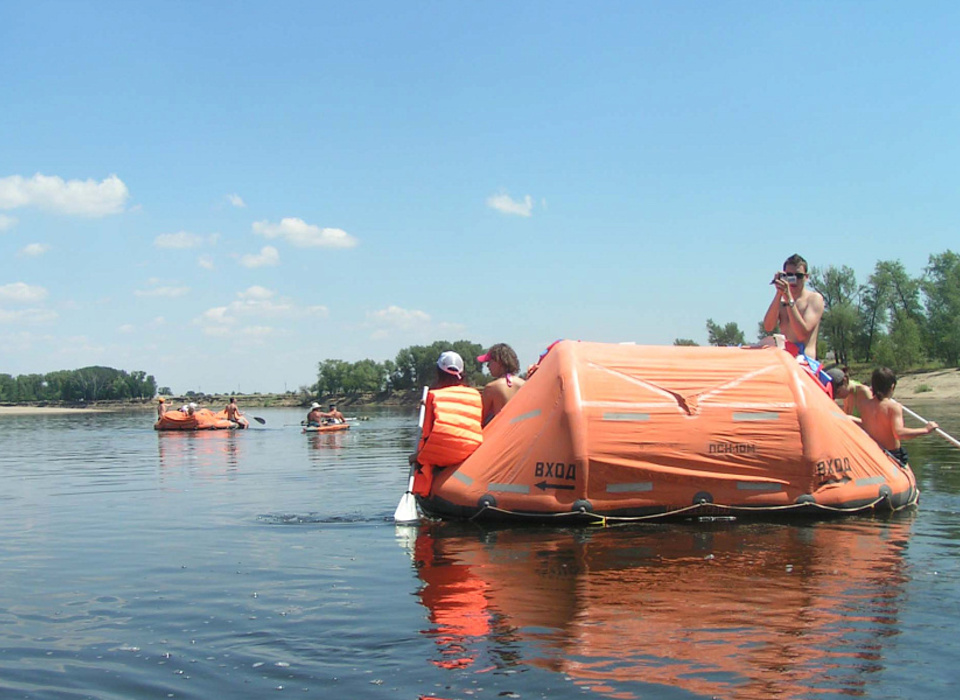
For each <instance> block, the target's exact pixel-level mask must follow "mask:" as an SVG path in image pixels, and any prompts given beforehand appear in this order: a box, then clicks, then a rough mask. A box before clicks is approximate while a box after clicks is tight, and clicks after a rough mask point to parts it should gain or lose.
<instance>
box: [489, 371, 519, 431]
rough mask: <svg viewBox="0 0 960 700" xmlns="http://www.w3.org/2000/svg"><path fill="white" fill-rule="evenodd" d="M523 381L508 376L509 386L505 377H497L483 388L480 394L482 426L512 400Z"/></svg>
mask: <svg viewBox="0 0 960 700" xmlns="http://www.w3.org/2000/svg"><path fill="white" fill-rule="evenodd" d="M523 383H524V382H523V380H522V379H521V378H520V377H514V376H512V375H511V376H510V381H509V384H508V383H507V378H506V377H498V378H497V379H494V380H493V381H492V382H490V383H489V384H487V385H486V386H485V387H483V391H481V392H480V395H481V398H482V400H483V424H484V425H486V424H487V423H489V422H490V420H491V419H492V418H493V417H494V416H495V415H497V414H498V413H500V411H502V410H503V407H504V406H506V405H507V402H508V401H509V400H510V399H512V398H513V396H514V394H516V393H517V392H518V391H520V387H522V386H523Z"/></svg>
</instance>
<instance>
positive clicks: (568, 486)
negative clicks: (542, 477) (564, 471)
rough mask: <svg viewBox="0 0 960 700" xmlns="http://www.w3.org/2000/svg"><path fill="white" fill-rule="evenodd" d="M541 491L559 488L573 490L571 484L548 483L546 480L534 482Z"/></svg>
mask: <svg viewBox="0 0 960 700" xmlns="http://www.w3.org/2000/svg"><path fill="white" fill-rule="evenodd" d="M534 486H536V487H537V488H538V489H540V490H541V491H546V490H547V489H560V490H562V491H573V484H548V483H547V482H546V481H541V482H540V483H539V484H534Z"/></svg>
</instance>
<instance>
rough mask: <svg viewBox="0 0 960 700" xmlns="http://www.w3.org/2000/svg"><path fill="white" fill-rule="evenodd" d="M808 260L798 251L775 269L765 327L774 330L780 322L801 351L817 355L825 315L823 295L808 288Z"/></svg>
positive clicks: (764, 319)
mask: <svg viewBox="0 0 960 700" xmlns="http://www.w3.org/2000/svg"><path fill="white" fill-rule="evenodd" d="M808 277H809V273H808V272H807V261H806V260H804V259H803V258H802V257H800V256H799V255H797V254H796V253H795V254H793V255H791V256H790V257H789V258H787V259H786V261H784V263H783V271H782V272H778V273H776V275H774V278H773V282H771V284H773V285H774V294H773V300H772V301H771V302H770V307H769V308H768V309H767V313H766V315H765V316H764V317H763V329H764V330H765V331H766V332H767V333H773V331H775V330H776V328H777V326H778V325H779V326H780V332H781V333H782V334H783V335H784V337H786V339H787V340H789V341H791V342H792V343H794V344H795V345H796V346H797V347H799V348H800V352H801V353H802V354H804V355H806V356H807V357H809V358H811V359H814V360H815V359H817V334H818V333H819V331H820V318H821V317H822V316H823V295H821V294H820V293H819V292H815V291H813V290H812V289H807V287H806V284H807V278H808Z"/></svg>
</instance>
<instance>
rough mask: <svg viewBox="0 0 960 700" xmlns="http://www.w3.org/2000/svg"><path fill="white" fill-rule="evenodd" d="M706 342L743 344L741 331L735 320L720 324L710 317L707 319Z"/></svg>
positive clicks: (744, 341) (711, 343) (713, 343)
mask: <svg viewBox="0 0 960 700" xmlns="http://www.w3.org/2000/svg"><path fill="white" fill-rule="evenodd" d="M707 342H708V343H710V345H745V344H746V342H747V341H746V340H745V339H744V337H743V331H741V330H740V327H739V326H738V325H737V324H736V322H734V321H731V322H730V323H728V324H726V325H724V326H720V325H719V324H717V323H714V321H713V319H712V318H708V319H707Z"/></svg>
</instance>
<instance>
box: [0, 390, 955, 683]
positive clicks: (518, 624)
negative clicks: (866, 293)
mask: <svg viewBox="0 0 960 700" xmlns="http://www.w3.org/2000/svg"><path fill="white" fill-rule="evenodd" d="M915 410H918V411H919V412H920V413H923V414H924V415H926V416H927V417H929V418H935V419H937V420H939V421H940V422H941V425H942V426H943V427H944V428H945V429H946V430H947V431H948V432H949V433H951V434H953V435H955V436H957V435H960V407H958V406H957V405H945V404H931V405H926V406H924V407H922V409H921V408H917V407H915ZM251 414H252V415H259V416H261V417H263V418H264V419H265V420H266V425H265V426H260V425H257V424H255V425H254V427H253V429H251V430H249V431H237V432H212V433H196V434H190V433H184V434H173V433H159V434H158V433H156V432H154V431H153V430H152V415H151V414H149V413H146V412H140V413H130V414H89V415H45V416H36V415H32V416H11V415H4V416H0V483H2V484H3V487H2V489H0V571H2V574H0V575H2V581H3V585H2V587H0V698H3V699H4V700H7V699H8V698H35V699H44V700H53V699H57V700H66V699H70V700H73V699H75V698H96V699H98V700H99V699H118V700H119V699H123V700H129V699H132V698H135V699H139V698H186V699H197V700H200V699H204V700H206V699H208V698H258V699H259V698H265V697H280V698H282V697H297V698H301V697H304V698H374V699H375V698H391V699H392V698H407V699H411V700H416V699H417V698H420V697H424V696H436V697H438V698H448V699H465V698H500V697H509V698H616V699H618V700H620V699H629V698H644V699H649V698H714V697H718V698H757V699H760V698H819V697H824V696H856V697H866V698H883V699H887V698H921V699H925V698H930V699H933V698H937V699H938V700H939V699H940V698H943V697H946V696H950V697H952V696H954V695H955V693H956V688H957V683H958V682H960V638H958V635H957V634H956V629H957V627H958V625H960V585H958V584H960V558H958V556H957V555H958V552H957V548H958V538H960V518H958V514H957V513H958V510H960V495H958V494H960V449H958V448H955V447H952V446H951V445H950V444H949V443H947V442H946V441H945V440H943V439H940V438H938V437H936V436H929V437H925V438H920V439H918V440H914V441H912V442H910V443H908V447H909V448H910V454H911V462H912V463H913V465H914V469H915V471H916V472H917V477H918V481H919V483H920V487H921V490H922V496H921V502H920V506H919V508H917V509H916V510H914V511H909V512H904V513H901V514H897V515H895V516H888V517H875V518H874V517H858V518H850V519H845V520H836V521H830V522H796V523H787V524H782V523H781V524H778V523H740V522H734V523H730V522H712V523H708V522H701V523H692V524H673V525H640V526H636V525H635V526H630V527H617V528H609V529H601V528H597V527H590V528H577V529H547V528H515V529H496V530H492V529H482V528H479V527H477V526H474V525H440V524H433V525H423V526H421V527H419V528H410V527H399V528H398V527H397V526H395V525H394V524H393V520H392V515H393V510H394V508H395V507H396V505H397V502H398V500H399V497H400V495H401V494H402V492H403V490H404V488H405V487H406V481H407V467H406V455H407V454H408V453H409V452H410V451H411V449H412V446H413V445H412V443H413V441H414V439H415V437H416V426H415V421H416V418H415V416H414V415H412V414H407V413H400V412H389V411H381V412H371V413H369V414H367V415H368V417H369V418H370V419H369V420H367V421H362V422H360V421H358V422H355V423H353V424H352V428H351V430H350V431H348V432H345V433H338V434H332V435H319V434H310V435H302V434H301V433H300V428H299V421H300V419H301V418H302V417H303V412H302V411H293V410H290V409H262V410H249V411H248V415H251Z"/></svg>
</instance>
